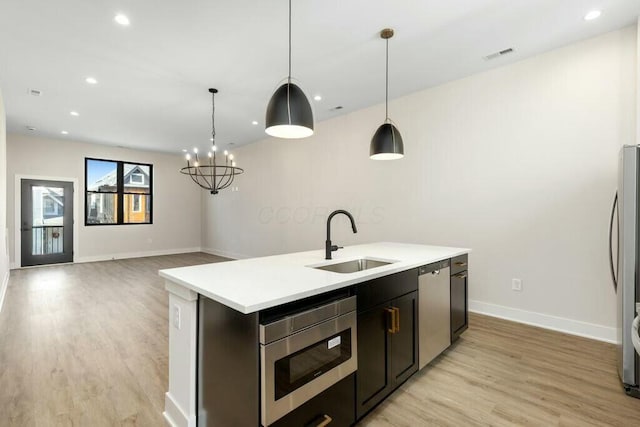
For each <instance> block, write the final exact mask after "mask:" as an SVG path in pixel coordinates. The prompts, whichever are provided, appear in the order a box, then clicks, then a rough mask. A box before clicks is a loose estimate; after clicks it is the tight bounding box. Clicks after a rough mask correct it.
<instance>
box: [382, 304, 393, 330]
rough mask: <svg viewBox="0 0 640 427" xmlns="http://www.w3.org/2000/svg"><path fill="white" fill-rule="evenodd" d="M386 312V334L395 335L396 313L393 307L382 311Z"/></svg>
mask: <svg viewBox="0 0 640 427" xmlns="http://www.w3.org/2000/svg"><path fill="white" fill-rule="evenodd" d="M384 311H386V312H387V332H389V333H390V334H395V333H396V311H395V307H387V308H385V309H384Z"/></svg>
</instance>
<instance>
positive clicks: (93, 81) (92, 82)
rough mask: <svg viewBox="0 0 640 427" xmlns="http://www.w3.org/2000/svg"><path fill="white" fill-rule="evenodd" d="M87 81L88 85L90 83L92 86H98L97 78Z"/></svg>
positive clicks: (90, 78)
mask: <svg viewBox="0 0 640 427" xmlns="http://www.w3.org/2000/svg"><path fill="white" fill-rule="evenodd" d="M85 81H86V82H87V83H89V84H90V85H95V84H98V81H97V80H96V79H95V78H93V77H87V78H86V79H85Z"/></svg>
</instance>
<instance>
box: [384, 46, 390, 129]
mask: <svg viewBox="0 0 640 427" xmlns="http://www.w3.org/2000/svg"><path fill="white" fill-rule="evenodd" d="M386 42H387V55H386V68H385V88H386V89H385V93H384V115H385V121H387V122H388V121H389V39H386Z"/></svg>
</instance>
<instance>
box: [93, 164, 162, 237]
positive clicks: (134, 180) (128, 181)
mask: <svg viewBox="0 0 640 427" xmlns="http://www.w3.org/2000/svg"><path fill="white" fill-rule="evenodd" d="M152 182H153V165H149V164H144V163H129V162H123V161H117V160H102V159H90V158H86V159H85V190H86V200H85V225H107V224H152V223H153V220H152V218H153V209H152V207H153V204H152V200H153V194H152V189H153V187H152Z"/></svg>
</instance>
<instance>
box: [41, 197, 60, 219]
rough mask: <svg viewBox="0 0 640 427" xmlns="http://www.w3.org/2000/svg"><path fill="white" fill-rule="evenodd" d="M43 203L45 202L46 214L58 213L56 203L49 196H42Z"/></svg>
mask: <svg viewBox="0 0 640 427" xmlns="http://www.w3.org/2000/svg"><path fill="white" fill-rule="evenodd" d="M42 203H43V204H44V214H45V215H55V214H57V213H58V211H57V209H56V203H55V202H54V201H53V199H52V198H51V197H49V196H43V197H42Z"/></svg>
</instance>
